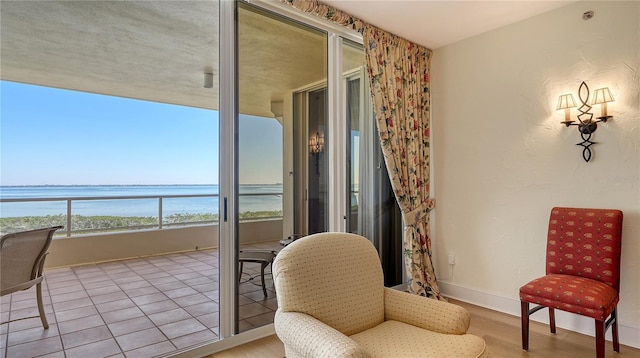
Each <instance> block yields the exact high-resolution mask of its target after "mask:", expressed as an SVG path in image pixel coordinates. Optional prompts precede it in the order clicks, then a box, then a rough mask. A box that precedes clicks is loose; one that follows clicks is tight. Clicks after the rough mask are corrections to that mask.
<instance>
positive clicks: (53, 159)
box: [0, 81, 282, 185]
mask: <svg viewBox="0 0 640 358" xmlns="http://www.w3.org/2000/svg"><path fill="white" fill-rule="evenodd" d="M239 141H240V153H239V166H240V168H239V171H240V184H273V183H281V182H282V126H281V125H280V123H278V121H277V120H275V119H273V118H261V117H253V116H244V115H241V116H240V133H239ZM218 148H219V131H218V112H217V111H213V110H206V109H199V108H192V107H185V106H177V105H170V104H163V103H155V102H147V101H141V100H135V99H126V98H120V97H113V96H104V95H97V94H91V93H84V92H76V91H69V90H61V89H55V88H48V87H42V86H34V85H27V84H20V83H15V82H8V81H0V184H1V185H133V184H139V185H151V184H218V173H219V172H218V163H219V160H218V156H219V155H218Z"/></svg>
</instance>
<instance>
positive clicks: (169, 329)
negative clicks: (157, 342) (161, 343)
mask: <svg viewBox="0 0 640 358" xmlns="http://www.w3.org/2000/svg"><path fill="white" fill-rule="evenodd" d="M158 328H160V330H161V331H162V333H164V334H165V335H166V336H167V337H168V338H169V339H174V338H176V337H181V336H184V335H187V334H191V333H195V332H199V331H204V330H206V329H207V327H205V326H204V325H203V324H202V323H200V322H199V321H198V320H196V319H195V318H189V319H185V320H183V321H178V322H173V323H168V324H164V325H161V326H159V327H158Z"/></svg>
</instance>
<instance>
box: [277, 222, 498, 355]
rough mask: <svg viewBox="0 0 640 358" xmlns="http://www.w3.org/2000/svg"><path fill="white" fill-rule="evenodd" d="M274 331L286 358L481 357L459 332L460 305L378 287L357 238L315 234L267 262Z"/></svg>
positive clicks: (370, 259)
mask: <svg viewBox="0 0 640 358" xmlns="http://www.w3.org/2000/svg"><path fill="white" fill-rule="evenodd" d="M273 277H274V281H275V286H276V294H277V297H278V310H277V312H276V316H275V321H274V323H275V329H276V333H277V335H278V337H279V338H280V339H281V340H282V342H283V343H284V346H285V352H286V355H287V358H295V357H332V358H333V357H438V358H443V357H486V356H487V350H486V345H485V342H484V340H482V338H480V337H476V336H473V335H470V334H466V331H467V329H468V328H469V321H470V316H469V313H468V312H467V311H466V310H465V309H464V308H462V307H459V306H456V305H453V304H450V303H446V302H441V301H436V300H432V299H428V298H424V297H420V296H416V295H413V294H409V293H406V292H401V291H397V290H393V289H390V288H386V287H384V285H383V275H382V267H381V265H380V260H379V259H378V253H377V251H376V249H375V248H374V247H373V245H372V244H371V243H370V242H369V241H368V240H367V239H365V238H364V237H362V236H358V235H354V234H347V233H321V234H315V235H311V236H307V237H304V238H302V239H300V240H297V241H295V242H293V243H292V244H291V245H289V246H287V247H285V248H284V249H282V251H280V253H278V256H276V259H275V261H274V263H273Z"/></svg>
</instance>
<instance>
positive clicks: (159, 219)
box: [158, 196, 162, 229]
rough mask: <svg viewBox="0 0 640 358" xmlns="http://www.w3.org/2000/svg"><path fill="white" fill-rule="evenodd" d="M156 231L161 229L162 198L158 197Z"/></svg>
mask: <svg viewBox="0 0 640 358" xmlns="http://www.w3.org/2000/svg"><path fill="white" fill-rule="evenodd" d="M158 229H162V197H161V196H159V197H158Z"/></svg>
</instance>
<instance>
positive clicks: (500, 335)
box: [207, 300, 640, 358]
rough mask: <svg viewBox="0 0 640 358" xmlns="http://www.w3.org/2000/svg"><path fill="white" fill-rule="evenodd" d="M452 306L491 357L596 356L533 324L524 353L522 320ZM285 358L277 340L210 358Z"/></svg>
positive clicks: (586, 343) (630, 357) (625, 351)
mask: <svg viewBox="0 0 640 358" xmlns="http://www.w3.org/2000/svg"><path fill="white" fill-rule="evenodd" d="M450 301H451V302H452V303H455V304H458V305H460V306H463V307H465V308H466V309H467V310H469V312H470V313H471V327H470V328H469V333H471V334H475V335H477V336H480V337H482V338H483V339H484V340H485V342H486V343H487V346H488V348H489V354H490V356H491V357H500V358H503V357H504V358H510V357H532V358H534V357H535V358H584V357H595V355H596V348H595V338H593V337H589V336H586V335H583V334H579V333H575V332H570V331H566V330H563V329H561V328H558V330H557V332H558V333H557V334H555V335H553V334H550V333H549V328H548V326H547V325H544V324H541V323H538V322H533V321H532V322H531V324H530V325H531V326H530V337H529V351H528V352H525V351H523V350H522V346H521V342H520V318H519V317H515V316H511V315H507V314H504V313H500V312H496V311H491V310H489V309H486V308H481V307H478V306H474V305H470V304H467V303H464V302H459V301H453V300H450ZM605 353H606V357H607V358H609V357H611V358H640V349H635V348H631V347H628V346H624V345H620V353H615V352H614V351H613V347H612V344H611V342H606V346H605ZM230 357H242V358H271V357H272V358H282V357H284V347H283V346H282V342H281V341H280V340H279V339H278V337H276V336H275V335H274V336H269V337H265V338H263V339H260V340H257V341H254V342H251V343H248V344H245V345H242V346H239V347H235V348H233V349H229V350H227V351H223V352H220V353H216V354H214V355H212V356H209V357H207V358H230Z"/></svg>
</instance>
